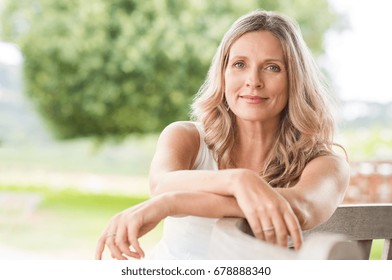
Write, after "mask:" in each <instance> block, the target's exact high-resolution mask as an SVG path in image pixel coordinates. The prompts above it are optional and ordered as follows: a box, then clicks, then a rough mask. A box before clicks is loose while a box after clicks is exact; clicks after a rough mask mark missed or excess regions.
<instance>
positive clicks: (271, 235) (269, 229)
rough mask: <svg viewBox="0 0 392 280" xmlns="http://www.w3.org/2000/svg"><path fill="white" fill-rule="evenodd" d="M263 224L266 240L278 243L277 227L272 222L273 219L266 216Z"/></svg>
mask: <svg viewBox="0 0 392 280" xmlns="http://www.w3.org/2000/svg"><path fill="white" fill-rule="evenodd" d="M261 224H262V228H263V229H262V231H263V234H264V237H265V241H267V242H269V243H273V244H275V243H276V236H275V227H274V226H273V224H272V221H271V219H269V218H264V219H262V221H261Z"/></svg>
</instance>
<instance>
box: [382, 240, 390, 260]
mask: <svg viewBox="0 0 392 280" xmlns="http://www.w3.org/2000/svg"><path fill="white" fill-rule="evenodd" d="M381 259H383V260H392V240H391V239H385V243H384V247H383V250H382V256H381Z"/></svg>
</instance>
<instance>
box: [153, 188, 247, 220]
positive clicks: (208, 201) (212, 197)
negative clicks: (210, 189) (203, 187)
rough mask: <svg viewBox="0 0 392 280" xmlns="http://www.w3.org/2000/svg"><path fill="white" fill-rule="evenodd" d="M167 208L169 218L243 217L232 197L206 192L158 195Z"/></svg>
mask: <svg viewBox="0 0 392 280" xmlns="http://www.w3.org/2000/svg"><path fill="white" fill-rule="evenodd" d="M158 197H161V198H162V200H163V202H164V205H166V206H167V207H168V213H169V216H178V215H186V216H188V215H189V216H199V217H207V218H223V217H244V214H243V213H242V210H241V209H240V207H239V206H238V204H237V201H236V199H235V198H234V197H232V196H223V195H218V194H213V193H207V192H189V191H179V192H168V193H164V194H161V195H159V196H158Z"/></svg>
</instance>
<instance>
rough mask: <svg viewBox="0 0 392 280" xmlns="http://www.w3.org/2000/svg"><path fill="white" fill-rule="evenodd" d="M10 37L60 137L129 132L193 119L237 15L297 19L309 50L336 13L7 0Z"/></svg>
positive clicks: (320, 8) (169, 1)
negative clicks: (192, 107) (267, 13)
mask: <svg viewBox="0 0 392 280" xmlns="http://www.w3.org/2000/svg"><path fill="white" fill-rule="evenodd" d="M4 7H5V8H4V10H3V14H2V16H1V19H2V29H3V30H2V34H3V36H4V39H7V40H12V41H15V42H17V43H18V44H19V46H20V47H21V50H22V52H23V55H24V59H25V60H24V76H25V81H26V84H25V86H26V91H27V93H28V95H29V96H30V97H31V99H32V100H33V102H34V104H35V105H36V107H37V108H38V110H39V112H40V113H41V115H42V116H43V117H44V119H45V120H46V121H47V123H48V125H49V127H51V128H52V131H53V132H54V133H55V135H56V136H58V137H59V138H74V137H81V136H95V137H97V138H106V137H108V136H115V137H123V136H125V135H127V134H129V133H134V132H140V133H145V132H156V131H160V130H161V129H162V128H163V127H164V126H166V125H167V124H168V123H170V122H172V121H175V120H180V119H186V118H187V114H188V111H189V103H190V102H191V100H192V97H193V96H194V94H195V93H196V92H197V90H198V88H199V87H200V85H201V84H202V82H203V80H204V77H205V75H206V72H207V69H208V66H209V63H210V60H211V58H212V56H213V53H214V51H215V49H216V47H217V45H218V43H219V41H220V38H221V37H222V35H223V33H224V32H225V31H226V30H227V28H228V27H229V26H230V24H231V23H232V22H233V21H234V20H235V19H236V18H238V16H240V15H242V14H244V13H246V12H249V11H251V10H254V9H257V8H262V9H269V10H279V11H282V12H284V13H286V14H288V15H290V16H292V17H294V18H296V19H297V21H298V22H299V23H300V25H301V28H302V30H303V33H304V36H305V39H306V41H307V42H308V44H309V46H310V47H311V49H312V50H313V51H314V52H315V53H316V54H319V53H321V52H322V42H323V34H324V33H325V31H326V30H327V29H328V28H329V27H331V24H332V23H334V22H336V15H335V14H334V13H333V12H332V11H331V8H330V7H329V5H328V2H327V0H313V1H308V0H298V1H288V0H279V1H272V0H269V1H261V0H259V1H257V0H246V1H234V0H231V1H209V0H191V1H175V0H151V1H145V0H133V1H131V0H112V1H106V0H91V1H82V0H18V1H13V0H6V1H5V6H4Z"/></svg>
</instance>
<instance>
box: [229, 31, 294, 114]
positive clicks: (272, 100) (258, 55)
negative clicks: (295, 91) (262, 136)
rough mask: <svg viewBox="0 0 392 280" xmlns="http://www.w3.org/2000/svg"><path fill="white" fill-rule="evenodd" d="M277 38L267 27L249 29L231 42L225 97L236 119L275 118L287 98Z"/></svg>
mask: <svg viewBox="0 0 392 280" xmlns="http://www.w3.org/2000/svg"><path fill="white" fill-rule="evenodd" d="M284 61H285V59H284V55H283V49H282V46H281V44H280V41H279V40H278V39H277V38H276V37H275V36H274V35H273V34H272V33H271V32H268V31H258V32H249V33H245V34H244V35H242V36H241V37H240V38H238V39H237V40H236V41H235V42H234V43H233V44H232V46H231V48H230V52H229V60H228V64H227V67H226V70H225V97H226V100H227V103H228V105H229V107H230V110H231V111H232V112H233V113H234V114H235V115H236V116H237V119H238V118H239V119H242V120H246V121H259V122H266V121H268V122H277V121H278V120H279V115H280V113H281V112H282V111H283V109H284V108H285V106H286V104H287V99H288V81H287V71H286V65H285V62H284Z"/></svg>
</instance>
